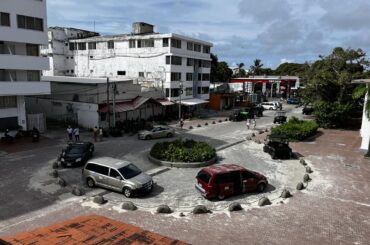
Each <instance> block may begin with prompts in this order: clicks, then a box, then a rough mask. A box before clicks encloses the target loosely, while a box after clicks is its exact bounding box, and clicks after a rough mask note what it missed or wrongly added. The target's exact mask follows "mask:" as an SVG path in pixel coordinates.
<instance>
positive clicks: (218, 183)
mask: <svg viewBox="0 0 370 245" xmlns="http://www.w3.org/2000/svg"><path fill="white" fill-rule="evenodd" d="M196 180H197V183H196V184H195V188H196V189H197V190H198V191H199V192H200V193H201V194H202V195H203V196H204V197H205V198H207V199H211V198H218V199H219V200H222V199H224V198H226V197H229V196H233V195H237V194H241V193H246V192H253V191H258V192H263V191H264V190H265V188H266V186H267V185H268V181H267V178H266V177H265V176H263V175H262V174H259V173H257V172H254V171H251V170H248V169H245V168H243V167H241V166H239V165H236V164H221V165H212V166H208V167H205V168H203V169H202V170H200V171H199V172H198V174H197V176H196Z"/></svg>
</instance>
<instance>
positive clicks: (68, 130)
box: [67, 125, 73, 141]
mask: <svg viewBox="0 0 370 245" xmlns="http://www.w3.org/2000/svg"><path fill="white" fill-rule="evenodd" d="M67 134H68V139H69V140H70V141H72V135H73V128H71V125H68V127H67Z"/></svg>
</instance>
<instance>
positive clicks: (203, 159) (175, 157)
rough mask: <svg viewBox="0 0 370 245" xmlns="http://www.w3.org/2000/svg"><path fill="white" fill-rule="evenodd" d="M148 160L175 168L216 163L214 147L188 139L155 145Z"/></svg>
mask: <svg viewBox="0 0 370 245" xmlns="http://www.w3.org/2000/svg"><path fill="white" fill-rule="evenodd" d="M148 158H149V160H150V161H151V162H153V163H156V164H159V165H163V166H167V167H176V168H199V167H204V166H208V165H211V164H213V163H215V162H216V161H217V155H216V149H215V148H214V147H212V146H210V145H209V144H207V143H205V142H199V141H194V140H189V139H185V140H183V139H178V140H175V141H171V142H159V143H156V144H155V145H154V146H153V147H152V149H151V150H150V153H149V155H148Z"/></svg>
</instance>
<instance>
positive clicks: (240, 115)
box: [229, 109, 250, 122]
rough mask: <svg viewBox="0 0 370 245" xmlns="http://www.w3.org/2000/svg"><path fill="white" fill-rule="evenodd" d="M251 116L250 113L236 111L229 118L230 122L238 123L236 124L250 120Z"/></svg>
mask: <svg viewBox="0 0 370 245" xmlns="http://www.w3.org/2000/svg"><path fill="white" fill-rule="evenodd" d="M249 114H250V113H249V112H248V111H242V110H240V109H234V110H233V111H232V113H231V115H230V116H229V120H230V121H236V122H239V121H243V120H246V119H248V117H249Z"/></svg>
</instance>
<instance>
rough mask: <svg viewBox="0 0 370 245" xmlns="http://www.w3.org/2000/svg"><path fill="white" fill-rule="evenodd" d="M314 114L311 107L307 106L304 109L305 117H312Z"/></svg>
mask: <svg viewBox="0 0 370 245" xmlns="http://www.w3.org/2000/svg"><path fill="white" fill-rule="evenodd" d="M312 113H313V107H312V106H311V105H305V106H304V107H303V109H302V114H303V115H311V114H312Z"/></svg>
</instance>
